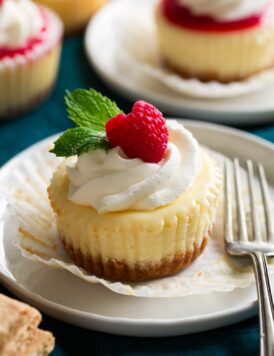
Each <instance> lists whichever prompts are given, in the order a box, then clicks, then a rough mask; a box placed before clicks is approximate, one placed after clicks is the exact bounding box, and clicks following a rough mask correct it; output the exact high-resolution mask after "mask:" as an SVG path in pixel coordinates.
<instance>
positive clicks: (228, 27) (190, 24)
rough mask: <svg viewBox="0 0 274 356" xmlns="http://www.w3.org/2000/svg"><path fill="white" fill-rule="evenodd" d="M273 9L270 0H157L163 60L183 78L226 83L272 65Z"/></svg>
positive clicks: (158, 30)
mask: <svg viewBox="0 0 274 356" xmlns="http://www.w3.org/2000/svg"><path fill="white" fill-rule="evenodd" d="M273 10H274V3H273V1H272V0H262V1H260V0H258V1H252V2H249V3H248V2H247V1H243V0H239V1H236V2H235V1H232V0H231V1H221V0H212V1H211V2H208V1H206V0H161V1H160V3H159V4H158V6H157V9H156V26H157V32H158V38H159V45H160V52H161V59H162V61H163V63H164V64H165V65H166V66H167V67H169V68H171V69H172V70H174V71H175V72H177V73H179V74H180V75H181V76H182V77H185V78H198V79H200V80H202V81H211V80H217V81H220V82H224V83H226V82H232V81H239V80H243V79H246V78H248V77H249V76H252V75H253V74H256V73H258V72H260V71H263V70H265V69H268V68H272V67H273V66H274V11H273Z"/></svg>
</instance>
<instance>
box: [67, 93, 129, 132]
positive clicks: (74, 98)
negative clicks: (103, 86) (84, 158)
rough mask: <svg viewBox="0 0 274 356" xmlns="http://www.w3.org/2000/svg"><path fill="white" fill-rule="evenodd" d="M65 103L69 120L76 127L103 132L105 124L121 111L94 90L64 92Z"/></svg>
mask: <svg viewBox="0 0 274 356" xmlns="http://www.w3.org/2000/svg"><path fill="white" fill-rule="evenodd" d="M65 102H66V106H67V113H68V116H69V118H70V119H71V120H72V121H73V122H74V123H75V124H76V125H78V126H81V127H90V128H92V129H93V130H95V131H104V129H105V123H106V122H107V121H108V120H109V119H110V118H111V117H113V116H116V115H118V114H120V113H122V111H121V110H120V109H119V108H118V107H117V105H116V103H115V102H113V101H111V100H110V99H109V98H107V97H106V96H103V95H102V94H101V93H98V92H97V91H96V90H94V89H90V90H85V89H76V90H75V91H74V92H72V93H70V92H69V91H67V92H66V96H65Z"/></svg>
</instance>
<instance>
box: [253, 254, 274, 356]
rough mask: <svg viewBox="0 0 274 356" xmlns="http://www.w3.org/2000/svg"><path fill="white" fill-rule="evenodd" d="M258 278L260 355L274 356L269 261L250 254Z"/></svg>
mask: <svg viewBox="0 0 274 356" xmlns="http://www.w3.org/2000/svg"><path fill="white" fill-rule="evenodd" d="M250 257H251V259H252V262H253V268H254V272H255V277H256V285H257V293H258V302H259V319H260V350H261V352H260V355H261V356H273V355H274V307H273V300H272V293H271V287H270V282H269V276H268V270H267V261H266V257H265V254H264V253H262V252H253V253H250Z"/></svg>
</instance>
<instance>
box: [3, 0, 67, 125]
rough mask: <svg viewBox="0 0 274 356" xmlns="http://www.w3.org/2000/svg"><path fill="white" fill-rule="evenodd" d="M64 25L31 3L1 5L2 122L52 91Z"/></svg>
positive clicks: (11, 1) (9, 0)
mask: <svg viewBox="0 0 274 356" xmlns="http://www.w3.org/2000/svg"><path fill="white" fill-rule="evenodd" d="M62 34H63V25H62V22H61V20H60V19H59V17H57V15H55V13H53V12H52V11H51V10H49V9H47V8H45V7H42V6H37V5H36V4H34V3H33V2H32V1H31V0H1V2H0V118H4V119H5V118H9V117H14V116H17V115H18V114H20V113H22V112H25V111H28V110H30V109H31V108H33V107H34V106H36V105H37V104H38V103H40V102H41V101H42V100H43V99H44V98H45V97H46V96H47V95H48V94H49V93H50V91H51V89H52V88H53V85H54V81H55V78H56V73H57V69H58V64H59V57H60V49H61V42H62Z"/></svg>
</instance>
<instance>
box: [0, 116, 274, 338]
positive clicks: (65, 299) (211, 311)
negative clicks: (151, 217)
mask: <svg viewBox="0 0 274 356" xmlns="http://www.w3.org/2000/svg"><path fill="white" fill-rule="evenodd" d="M182 123H183V124H184V125H185V126H186V127H187V128H188V129H190V130H191V131H192V132H193V134H194V135H195V136H196V137H197V139H198V140H199V142H200V143H201V144H203V145H206V146H208V147H209V148H211V149H213V150H215V151H218V152H220V153H222V154H224V155H227V156H229V157H235V156H238V157H240V158H242V159H245V158H252V159H254V160H257V161H261V162H262V163H263V164H264V165H265V168H266V172H267V176H268V179H269V182H270V184H271V186H272V187H273V186H274V145H273V144H271V143H268V142H267V141H264V140H262V139H259V138H256V137H255V136H252V135H250V134H247V133H244V132H242V131H239V130H235V129H230V128H226V127H223V126H220V125H214V124H208V123H202V122H193V121H188V120H182ZM45 142H48V143H50V142H52V138H48V139H46V140H44V141H42V142H39V143H37V144H35V145H34V146H32V147H30V148H29V149H27V150H26V151H24V152H22V153H21V154H19V155H18V156H16V157H15V158H13V159H12V160H11V161H10V162H8V163H7V164H6V165H5V166H3V167H2V169H1V170H0V186H1V185H2V183H3V182H4V180H5V179H6V178H5V177H7V176H8V174H9V172H10V171H11V170H13V169H15V168H16V166H17V165H19V163H20V161H22V160H23V159H25V158H26V157H27V156H28V155H30V154H32V153H33V152H34V151H36V152H38V151H39V149H41V147H44V145H45ZM3 210H4V205H3V206H2V210H1V204H0V281H1V283H2V284H3V285H5V286H6V287H7V288H8V289H9V290H10V291H12V292H13V293H15V294H16V295H17V296H18V297H20V298H22V299H23V300H25V301H27V302H29V303H31V304H32V305H34V306H36V307H37V308H39V309H40V310H41V311H43V312H45V313H47V314H49V315H51V316H53V317H55V318H57V319H60V320H63V321H66V322H69V323H71V324H75V325H78V326H82V327H85V328H89V329H94V330H98V331H104V332H110V333H114V334H123V335H133V336H171V335H180V334H187V333H194V332H199V331H204V330H209V329H213V328H217V327H220V326H225V325H229V324H232V323H235V322H237V321H240V320H244V319H246V318H248V317H250V316H252V315H255V314H256V311H257V304H256V301H255V300H256V290H255V285H254V284H252V285H251V286H249V287H247V288H236V289H234V290H233V291H231V292H225V293H220V292H213V293H211V294H204V295H203V294H201V295H196V296H189V297H187V296H186V297H178V298H143V297H132V296H125V295H119V294H116V293H113V292H111V291H109V290H108V289H106V288H105V287H103V286H101V285H98V284H96V285H91V284H89V283H86V282H85V281H83V280H81V279H79V278H77V277H75V276H73V275H72V274H70V273H68V272H66V271H64V270H58V269H51V268H49V267H47V266H45V265H42V264H40V263H38V262H33V261H30V260H28V259H26V258H24V257H22V256H21V254H20V251H19V250H18V249H17V248H15V247H14V246H13V245H12V243H11V241H7V240H5V239H3V224H2V226H1V212H2V213H3ZM272 283H273V285H274V277H272Z"/></svg>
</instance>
